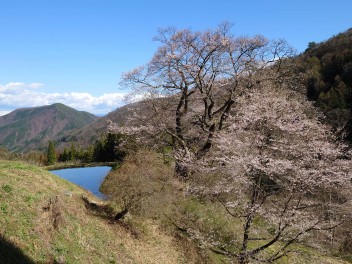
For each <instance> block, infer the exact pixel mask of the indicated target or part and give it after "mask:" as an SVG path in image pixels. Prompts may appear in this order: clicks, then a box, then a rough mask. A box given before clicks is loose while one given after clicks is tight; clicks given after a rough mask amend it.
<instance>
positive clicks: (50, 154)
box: [46, 141, 56, 165]
mask: <svg viewBox="0 0 352 264" xmlns="http://www.w3.org/2000/svg"><path fill="white" fill-rule="evenodd" d="M46 157H47V162H46V163H47V165H53V164H54V163H55V162H56V153H55V146H54V143H53V142H52V141H49V145H48V150H47V156H46Z"/></svg>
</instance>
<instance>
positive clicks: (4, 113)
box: [0, 111, 11, 116]
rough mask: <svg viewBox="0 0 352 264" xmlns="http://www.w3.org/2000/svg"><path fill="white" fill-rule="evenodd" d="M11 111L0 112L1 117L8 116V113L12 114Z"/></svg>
mask: <svg viewBox="0 0 352 264" xmlns="http://www.w3.org/2000/svg"><path fill="white" fill-rule="evenodd" d="M10 112H11V111H0V116H3V115H7V114H8V113H10Z"/></svg>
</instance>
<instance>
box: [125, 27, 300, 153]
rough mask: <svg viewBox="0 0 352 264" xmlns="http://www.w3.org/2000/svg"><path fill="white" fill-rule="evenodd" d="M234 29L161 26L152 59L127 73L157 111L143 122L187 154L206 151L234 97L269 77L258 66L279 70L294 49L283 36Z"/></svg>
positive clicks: (128, 79)
mask: <svg viewBox="0 0 352 264" xmlns="http://www.w3.org/2000/svg"><path fill="white" fill-rule="evenodd" d="M230 29H231V26H230V24H229V23H226V22H225V23H223V24H221V25H220V26H218V27H217V28H216V29H215V30H208V31H204V32H197V31H192V30H189V29H184V30H176V29H175V28H167V29H165V30H160V31H159V34H158V36H157V37H156V38H155V40H156V41H158V42H159V43H160V44H161V46H160V47H159V48H158V50H157V51H156V53H155V54H154V56H153V58H152V59H151V61H150V62H149V63H147V64H146V65H144V66H142V67H139V68H137V69H134V70H132V71H131V72H128V73H126V74H125V75H124V77H123V80H124V81H123V82H122V84H123V85H124V86H128V87H131V88H132V89H133V90H134V96H136V95H138V94H139V95H143V96H144V98H145V99H146V100H145V103H146V102H148V103H149V104H150V107H149V109H150V110H151V111H153V116H152V117H149V118H148V119H144V123H148V124H150V126H149V128H150V127H152V128H153V131H152V134H156V130H158V131H163V132H164V133H167V134H168V135H169V136H170V137H171V138H172V141H173V143H172V144H173V146H174V148H175V149H176V150H180V149H181V150H182V151H183V153H184V155H185V156H187V155H188V154H189V153H190V152H192V153H195V154H196V156H198V157H201V156H203V155H204V154H205V153H206V152H208V151H209V149H211V147H212V145H213V139H214V136H215V135H216V134H217V133H218V132H219V131H221V130H222V129H223V128H224V126H225V124H226V120H227V117H228V115H229V113H230V111H231V109H232V107H233V105H234V104H235V101H236V96H237V95H238V94H240V93H241V91H242V90H243V89H250V88H251V87H254V86H255V85H257V84H258V83H259V77H260V78H264V76H265V75H261V74H259V73H260V71H262V70H263V69H267V68H268V66H270V68H272V69H273V70H274V69H275V72H280V70H281V68H282V65H283V62H284V60H285V58H287V57H289V56H291V55H292V54H293V53H294V52H293V50H292V49H291V48H290V47H289V46H288V45H287V43H286V42H285V41H284V40H279V41H273V42H270V41H268V40H267V39H266V38H264V37H263V36H254V37H235V36H234V35H232V34H231V31H230ZM155 98H157V100H155ZM143 128H144V130H145V131H147V130H146V129H145V128H146V127H145V126H143Z"/></svg>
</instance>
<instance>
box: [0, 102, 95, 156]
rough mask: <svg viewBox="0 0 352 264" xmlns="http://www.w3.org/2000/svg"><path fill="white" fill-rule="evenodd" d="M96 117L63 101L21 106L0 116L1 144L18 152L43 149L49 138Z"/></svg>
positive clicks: (91, 120) (58, 135)
mask: <svg viewBox="0 0 352 264" xmlns="http://www.w3.org/2000/svg"><path fill="white" fill-rule="evenodd" d="M96 119H98V117H96V116H94V115H93V114H90V113H88V112H84V111H78V110H75V109H73V108H71V107H68V106H66V105H64V104H61V103H56V104H52V105H45V106H38V107H29V108H19V109H16V110H14V111H12V112H11V113H9V114H6V115H4V116H0V146H2V147H5V148H7V149H9V150H10V151H15V152H21V151H27V150H31V149H43V148H44V147H45V146H46V144H47V141H48V140H54V139H55V138H57V137H60V136H61V135H63V134H64V133H65V132H66V131H70V130H74V129H77V128H80V127H83V126H84V125H86V124H88V123H91V122H93V121H94V120H96Z"/></svg>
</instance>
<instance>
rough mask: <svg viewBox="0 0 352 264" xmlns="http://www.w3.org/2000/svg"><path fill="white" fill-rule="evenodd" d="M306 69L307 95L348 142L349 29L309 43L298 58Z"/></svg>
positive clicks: (351, 104)
mask: <svg viewBox="0 0 352 264" xmlns="http://www.w3.org/2000/svg"><path fill="white" fill-rule="evenodd" d="M299 59H302V61H303V65H304V70H305V71H307V72H309V78H308V80H307V96H308V99H309V100H313V101H316V105H317V106H318V107H319V108H320V109H321V110H322V111H323V112H324V114H325V115H326V118H327V121H328V122H329V123H330V124H332V125H333V127H334V128H335V129H336V130H338V131H340V130H341V132H343V133H344V134H345V135H344V136H345V137H347V139H348V140H349V141H351V142H352V134H351V130H352V118H351V108H352V29H349V30H347V31H346V32H343V33H340V34H338V35H336V36H334V37H332V38H330V39H329V40H327V41H325V42H322V43H315V42H311V43H309V46H308V48H307V50H306V51H305V52H304V53H303V54H302V55H301V56H300V57H299Z"/></svg>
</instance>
